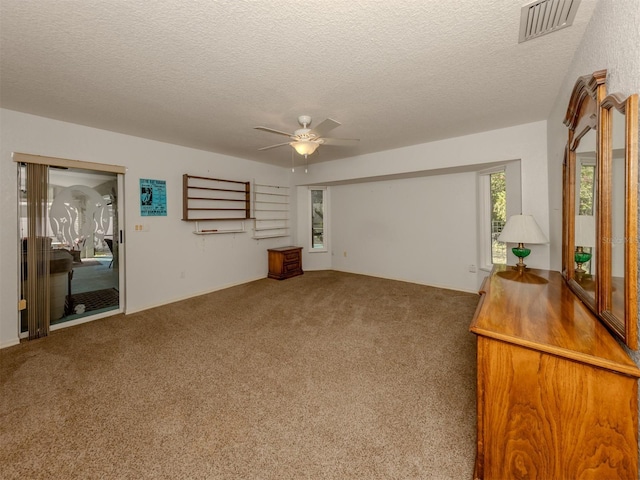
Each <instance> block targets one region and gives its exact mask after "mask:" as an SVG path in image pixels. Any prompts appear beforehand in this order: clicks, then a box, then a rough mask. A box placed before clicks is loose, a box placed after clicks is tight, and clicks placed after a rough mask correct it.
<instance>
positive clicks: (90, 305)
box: [65, 288, 120, 315]
mask: <svg viewBox="0 0 640 480" xmlns="http://www.w3.org/2000/svg"><path fill="white" fill-rule="evenodd" d="M119 301H120V292H119V291H118V290H117V289H115V288H105V289H104V290H95V291H93V292H83V293H76V294H73V295H71V299H69V298H68V297H67V302H66V305H65V307H66V312H67V315H69V314H73V313H81V312H76V311H75V309H76V307H77V306H78V305H84V311H85V312H90V311H92V310H100V309H102V308H109V307H117V306H118V302H119Z"/></svg>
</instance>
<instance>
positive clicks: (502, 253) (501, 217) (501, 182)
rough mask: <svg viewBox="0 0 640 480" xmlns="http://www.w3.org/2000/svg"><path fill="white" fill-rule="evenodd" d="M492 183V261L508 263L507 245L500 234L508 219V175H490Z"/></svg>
mask: <svg viewBox="0 0 640 480" xmlns="http://www.w3.org/2000/svg"><path fill="white" fill-rule="evenodd" d="M489 179H490V184H491V263H494V264H495V263H507V245H506V244H505V243H504V242H499V241H498V236H499V235H500V232H502V228H503V227H504V224H505V223H506V221H507V177H506V175H505V172H496V173H492V174H490V175H489Z"/></svg>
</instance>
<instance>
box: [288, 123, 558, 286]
mask: <svg viewBox="0 0 640 480" xmlns="http://www.w3.org/2000/svg"><path fill="white" fill-rule="evenodd" d="M518 159H519V160H520V168H521V178H522V192H521V193H522V212H523V213H527V214H532V215H534V217H535V218H536V220H537V221H538V223H539V225H540V227H541V229H542V230H543V232H545V234H548V228H549V227H548V224H549V216H548V203H547V198H548V191H547V186H548V185H547V182H548V179H547V146H546V122H535V123H530V124H526V125H518V126H514V127H509V128H504V129H500V130H493V131H489V132H484V133H479V134H475V135H468V136H464V137H457V138H451V139H447V140H441V141H437V142H431V143H426V144H421V145H414V146H411V147H405V148H400V149H396V150H390V151H386V152H379V153H375V154H370V155H363V156H360V157H353V158H349V159H345V160H339V161H334V162H325V163H318V164H313V165H311V166H310V168H309V173H308V174H298V173H296V175H295V176H294V183H296V184H298V185H333V186H331V187H330V194H331V202H332V208H331V215H332V220H331V225H332V227H333V228H332V232H333V233H332V236H331V243H330V249H331V250H332V252H330V253H332V254H333V255H332V256H331V255H330V254H327V255H325V256H324V258H321V257H317V258H314V259H313V262H314V265H318V264H320V265H328V264H329V263H328V262H329V261H331V263H330V265H331V267H332V268H336V269H340V270H342V269H344V270H349V271H352V272H357V273H370V274H375V275H378V276H383V277H389V278H399V279H403V280H409V281H417V282H419V283H430V284H433V285H442V286H448V287H451V288H457V289H461V290H474V289H476V288H477V286H478V284H479V282H480V281H481V280H482V277H483V276H484V275H486V272H485V273H482V272H481V273H479V274H478V275H477V277H476V276H474V275H470V272H469V271H468V266H469V265H470V264H475V265H478V263H477V262H478V259H479V254H478V251H477V245H476V244H477V242H475V239H476V237H477V229H476V221H475V219H476V215H477V201H478V197H477V193H476V192H477V182H476V181H475V174H473V173H469V172H470V171H471V170H481V169H483V168H486V166H487V165H491V164H496V163H499V162H507V161H512V160H518ZM456 169H457V170H459V173H451V172H455V171H456ZM462 171H464V172H466V173H460V172H462ZM439 173H442V174H439ZM389 177H390V178H393V179H392V180H389V179H388V178H389ZM397 177H405V178H403V179H398V178H397ZM418 177H423V178H418ZM472 179H473V181H472ZM376 180H378V181H380V180H384V181H381V182H375V183H362V182H363V181H366V182H374V181H376ZM443 186H444V187H446V188H444V189H442V187H443ZM405 189H406V191H405ZM431 192H438V193H437V195H440V196H441V198H444V199H446V200H447V202H448V204H447V203H445V202H441V201H439V200H437V195H436V194H435V193H433V194H432V193H431ZM361 197H363V198H364V199H365V201H366V202H375V204H376V205H378V208H380V209H382V210H383V211H384V212H386V217H385V219H386V220H388V221H389V222H391V225H392V226H390V227H384V226H381V227H380V228H379V230H380V233H375V229H374V233H372V236H371V238H369V239H367V244H366V245H364V244H363V245H362V246H358V243H359V242H360V241H361V240H363V238H364V235H365V234H364V232H369V231H371V229H372V226H373V225H372V224H373V223H374V222H375V219H374V218H372V217H370V216H368V215H366V214H363V212H362V209H363V208H365V207H366V204H363V203H362V202H363V200H361ZM354 204H357V205H358V206H359V209H357V208H355V207H354ZM462 205H465V208H464V209H461V206H462ZM449 209H451V210H452V211H455V212H456V213H459V212H460V210H464V211H463V212H462V213H463V217H464V218H465V219H466V220H468V221H466V222H462V223H461V224H460V225H451V223H454V222H455V220H454V219H453V218H451V219H449V221H447V213H446V212H447V211H448V210H449ZM307 212H308V210H307V208H306V207H299V208H298V215H299V219H298V221H299V225H300V228H301V229H300V230H299V232H298V237H299V238H300V239H301V241H302V239H304V238H305V237H304V235H307V232H306V231H304V230H303V229H302V225H303V222H305V221H308V220H305V217H306V216H308V213H307ZM442 212H444V214H443V213H442ZM438 215H443V216H438ZM422 218H428V219H429V220H430V221H433V222H435V223H436V225H438V226H439V227H441V230H443V233H441V235H442V237H430V236H428V235H427V236H425V235H426V230H424V229H425V228H426V225H425V224H421V223H420V222H421V219H422ZM380 223H381V224H383V223H384V222H382V221H381V222H380ZM447 232H450V233H447ZM382 234H384V235H386V237H384V238H378V237H375V236H374V235H382ZM414 235H418V236H422V237H423V241H425V242H426V243H424V244H423V245H422V248H423V249H424V250H425V251H430V252H431V251H438V250H440V251H442V249H443V248H444V249H445V250H446V252H447V255H444V256H443V257H442V258H443V259H444V260H443V261H442V262H441V263H442V264H445V265H446V268H444V269H440V268H438V269H436V268H433V269H432V270H431V273H429V274H426V273H425V272H419V271H418V270H419V269H420V268H419V267H418V266H416V264H415V263H410V264H409V262H408V261H407V260H406V259H403V260H402V261H401V262H400V265H403V267H400V266H398V265H395V264H394V263H393V262H391V261H390V259H389V258H384V255H385V253H384V252H385V251H388V250H389V248H386V249H385V248H383V247H384V246H385V245H392V244H393V242H396V244H397V245H401V246H402V247H400V248H402V249H405V250H406V249H407V248H408V246H409V245H411V246H413V245H414V244H413V243H412V242H413V241H415V238H414ZM392 240H393V241H392ZM460 241H462V242H464V248H463V250H464V249H466V250H468V251H469V254H467V253H464V254H462V255H461V254H460V253H456V255H454V254H453V251H454V250H457V249H456V248H454V247H453V246H454V245H457V243H456V242H460ZM345 249H346V250H347V257H346V259H345V257H344V251H345ZM351 252H353V253H351ZM311 255H318V254H311ZM380 255H382V256H383V257H382V259H381V258H380ZM387 255H393V253H391V252H389V253H388V254H387ZM425 255H426V253H424V252H420V251H419V250H418V249H417V248H411V249H409V250H406V257H407V258H408V257H410V256H415V257H416V258H422V259H424V260H425V261H430V260H432V259H431V258H430V257H425ZM308 256H309V255H307V257H308ZM307 257H305V261H307V262H308V261H309V260H308V259H307ZM454 257H455V258H454ZM434 261H435V260H434ZM452 262H453V264H455V265H452ZM438 265H440V263H438ZM527 265H529V266H531V267H538V268H549V246H548V245H536V246H535V248H532V252H531V255H530V256H529V257H528V258H527ZM404 267H406V268H404ZM374 272H375V273H374ZM436 272H437V273H436Z"/></svg>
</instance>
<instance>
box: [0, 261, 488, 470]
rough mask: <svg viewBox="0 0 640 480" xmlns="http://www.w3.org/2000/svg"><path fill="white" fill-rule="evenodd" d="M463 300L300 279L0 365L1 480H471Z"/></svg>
mask: <svg viewBox="0 0 640 480" xmlns="http://www.w3.org/2000/svg"><path fill="white" fill-rule="evenodd" d="M477 302H478V297H477V296H476V295H472V294H468V293H461V292H455V291H451V290H440V289H436V288H430V287H425V286H420V285H414V284H410V283H404V282H395V281H390V280H383V279H378V278H372V277H366V276H360V275H351V274H345V273H339V272H329V271H327V272H307V273H305V275H304V276H301V277H295V278H291V279H289V280H285V281H277V280H269V279H264V280H259V281H256V282H252V283H249V284H246V285H242V286H238V287H233V288H230V289H227V290H223V291H220V292H216V293H212V294H208V295H204V296H201V297H198V298H194V299H191V300H188V301H184V302H178V303H174V304H172V305H168V306H165V307H160V308H156V309H152V310H147V311H145V312H140V313H137V314H132V315H128V316H123V315H118V316H114V317H110V318H107V319H102V320H97V321H95V322H91V323H88V324H84V325H81V326H78V327H72V328H68V329H64V330H59V331H57V332H54V333H53V334H52V335H51V336H50V337H48V338H46V339H41V340H36V341H32V342H29V343H23V344H21V345H18V346H15V347H11V348H8V349H4V350H0V360H1V365H0V374H1V376H0V382H1V383H0V388H1V391H0V393H1V396H0V469H1V470H0V477H1V478H3V479H18V478H20V479H39V478H47V479H73V478H78V479H152V478H166V479H438V480H439V479H456V480H459V479H470V478H471V477H472V472H473V461H474V456H475V413H476V412H475V338H474V336H473V335H472V334H470V333H469V332H468V326H469V323H470V321H471V318H472V316H473V312H474V309H475V307H476V304H477Z"/></svg>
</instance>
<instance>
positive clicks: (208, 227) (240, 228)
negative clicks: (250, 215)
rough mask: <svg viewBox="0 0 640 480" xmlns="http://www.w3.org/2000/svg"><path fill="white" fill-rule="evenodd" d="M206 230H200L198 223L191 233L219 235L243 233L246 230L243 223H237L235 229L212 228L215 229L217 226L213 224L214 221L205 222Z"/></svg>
mask: <svg viewBox="0 0 640 480" xmlns="http://www.w3.org/2000/svg"><path fill="white" fill-rule="evenodd" d="M205 222H206V228H201V227H200V222H195V224H196V228H195V230H194V231H193V233H194V234H196V235H219V234H222V233H244V232H246V231H247V230H246V229H245V223H244V222H243V221H240V222H239V226H237V227H235V228H228V227H227V228H214V227H217V225H216V224H215V223H214V222H216V221H215V220H213V221H206V220H205ZM226 224H227V225H228V222H226Z"/></svg>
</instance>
